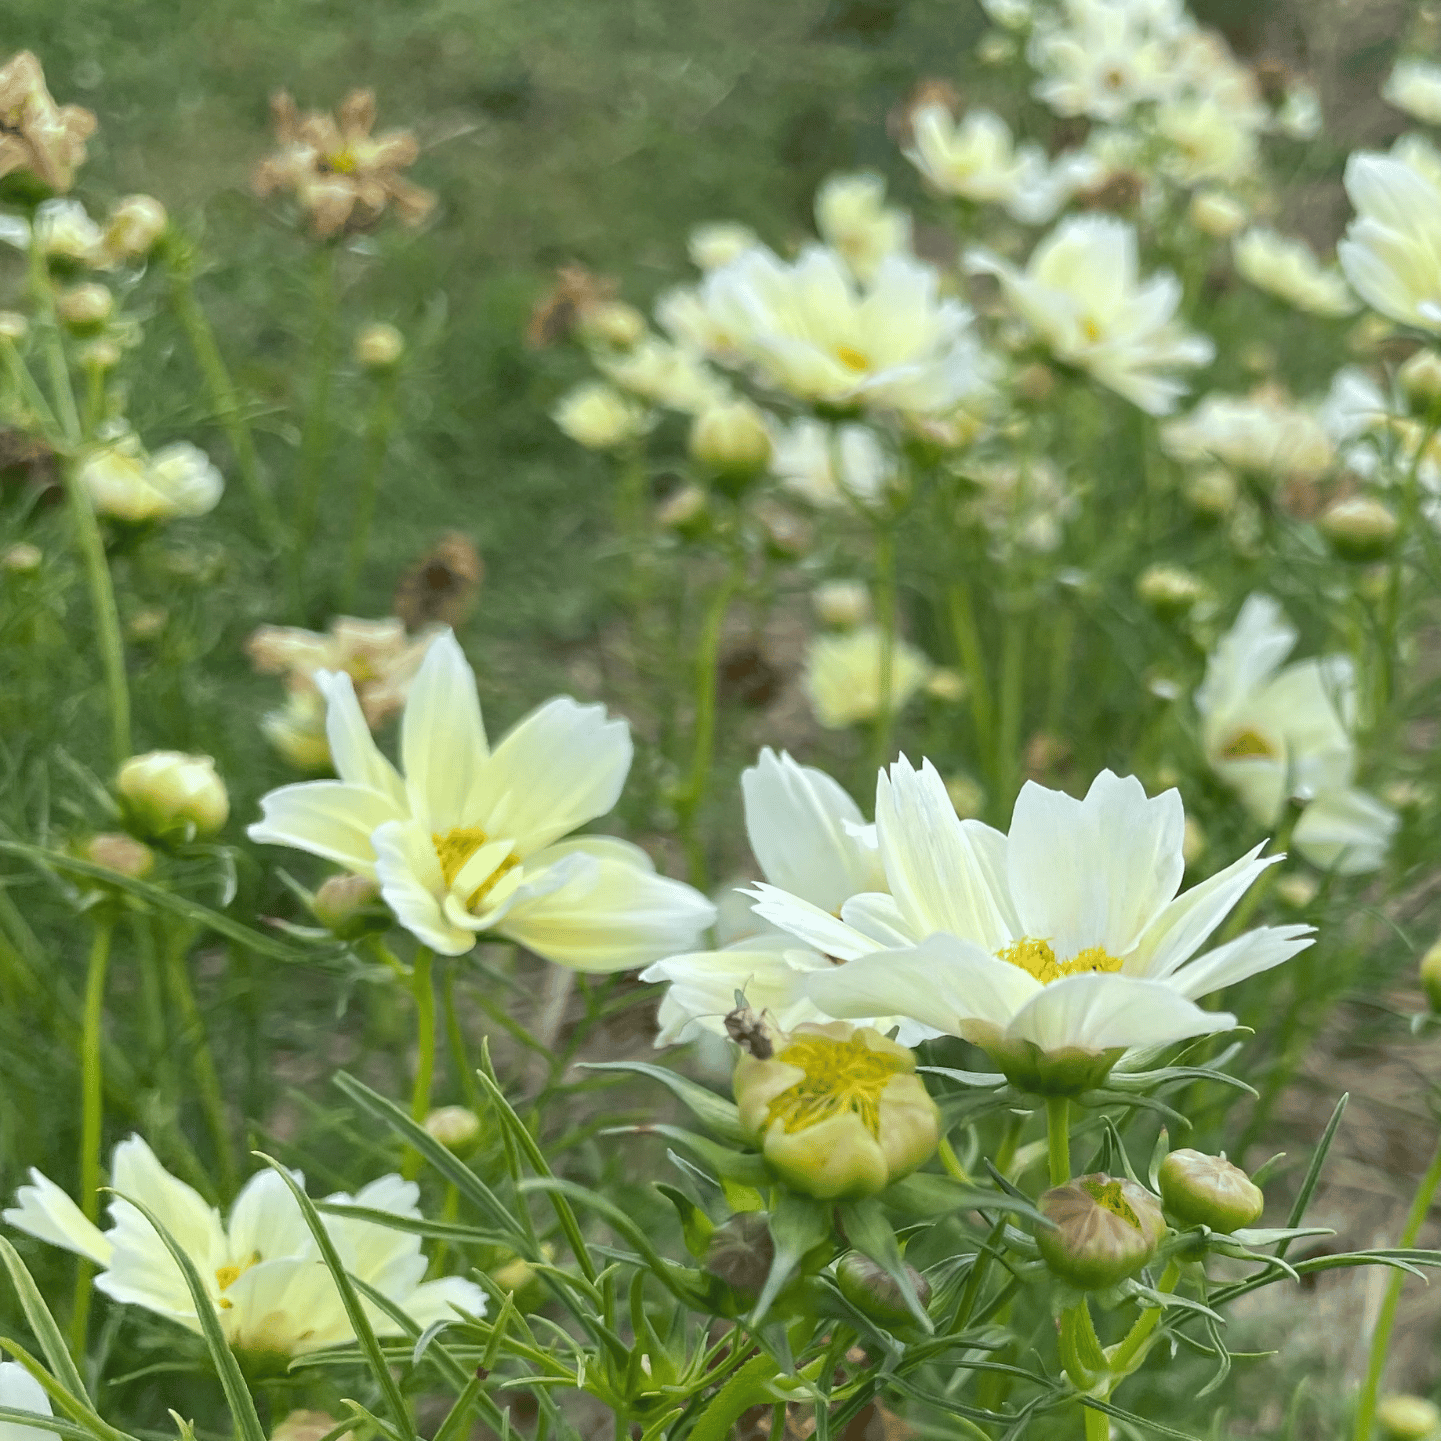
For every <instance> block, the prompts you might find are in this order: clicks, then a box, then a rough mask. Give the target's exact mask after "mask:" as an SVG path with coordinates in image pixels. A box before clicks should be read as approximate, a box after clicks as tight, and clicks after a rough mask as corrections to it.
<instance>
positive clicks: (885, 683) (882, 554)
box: [869, 516, 896, 778]
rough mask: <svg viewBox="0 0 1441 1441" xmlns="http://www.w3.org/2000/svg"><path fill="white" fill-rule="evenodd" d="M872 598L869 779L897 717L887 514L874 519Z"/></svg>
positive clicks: (892, 541)
mask: <svg viewBox="0 0 1441 1441" xmlns="http://www.w3.org/2000/svg"><path fill="white" fill-rule="evenodd" d="M875 599H876V625H877V627H878V628H879V630H880V633H881V649H880V655H879V658H878V661H877V664H878V674H877V676H876V719H875V728H874V729H873V731H872V732H871V757H870V760H871V763H870V767H869V774H870V776H871V777H872V778H874V776H875V775H876V773H877V771H879V770H880V769H881V768H882V767H883V766H884V765H886V764H887V762H889V760H890V758H891V732H892V730H893V728H894V725H895V719H896V707H895V703H894V690H895V666H896V532H895V526H894V523H893V522H892V521H891V519H890V517H889V516H885V517H882V518H881V519H879V520H877V522H876V543H875Z"/></svg>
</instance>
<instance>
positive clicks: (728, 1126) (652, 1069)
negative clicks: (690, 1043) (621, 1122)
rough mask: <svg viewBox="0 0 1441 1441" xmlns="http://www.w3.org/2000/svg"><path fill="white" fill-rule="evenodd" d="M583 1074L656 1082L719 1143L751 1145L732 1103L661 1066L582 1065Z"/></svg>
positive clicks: (639, 1063)
mask: <svg viewBox="0 0 1441 1441" xmlns="http://www.w3.org/2000/svg"><path fill="white" fill-rule="evenodd" d="M580 1068H581V1070H585V1071H633V1072H634V1073H635V1074H636V1075H638V1076H649V1077H650V1079H651V1080H653V1081H659V1082H660V1083H661V1085H663V1086H665V1087H666V1088H667V1089H668V1090H669V1091H670V1092H671V1094H672V1095H674V1096H675V1097H676V1099H677V1100H679V1101H681V1102H683V1103H684V1105H685V1106H686V1107H687V1108H688V1109H689V1111H690V1113H691V1114H692V1115H693V1116H694V1117H695V1118H696V1120H698V1121H699V1122H700V1123H701V1124H702V1125H703V1126H705V1127H706V1129H707V1130H709V1131H712V1132H714V1133H715V1135H717V1136H719V1137H720V1139H721V1140H722V1141H729V1142H731V1143H732V1144H733V1145H737V1146H745V1145H750V1144H751V1143H752V1141H751V1137H749V1136H747V1135H746V1133H745V1131H744V1130H743V1129H742V1127H741V1122H740V1112H739V1111H738V1110H737V1109H736V1106H735V1102H734V1101H727V1100H726V1099H725V1097H724V1096H718V1095H716V1093H715V1092H714V1091H708V1090H707V1089H706V1088H705V1087H704V1086H702V1085H700V1084H699V1083H697V1082H695V1081H692V1080H689V1079H687V1078H686V1077H685V1076H681V1075H677V1074H676V1072H674V1071H668V1070H667V1069H666V1068H665V1067H664V1066H655V1065H652V1064H651V1063H650V1062H649V1061H582V1062H581V1063H580Z"/></svg>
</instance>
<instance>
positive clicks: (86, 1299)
mask: <svg viewBox="0 0 1441 1441" xmlns="http://www.w3.org/2000/svg"><path fill="white" fill-rule="evenodd" d="M113 931H114V921H113V919H112V918H110V917H108V916H102V917H100V918H97V920H96V923H95V934H94V936H93V937H92V939H91V942H90V960H89V963H88V965H87V966H86V970H85V1015H84V1020H83V1021H82V1023H81V1030H80V1209H81V1211H82V1212H83V1213H84V1216H85V1219H86V1220H87V1221H97V1220H99V1218H100V1169H101V1167H100V1146H101V1141H102V1139H103V1138H102V1136H101V1126H102V1122H103V1121H104V1116H105V1110H104V1084H105V1079H104V1077H105V1072H104V1061H103V1059H102V1055H101V1048H100V1046H101V1040H100V1028H101V1025H102V1024H103V1022H104V1019H105V977H106V974H107V973H108V971H109V968H110V938H111V935H112V933H113ZM92 1274H93V1267H92V1266H91V1264H90V1262H89V1261H87V1260H85V1259H84V1258H83V1257H82V1258H81V1260H80V1263H79V1266H78V1268H77V1270H76V1273H75V1308H74V1311H73V1312H72V1313H71V1318H70V1344H71V1349H72V1350H73V1351H74V1352H75V1355H76V1356H77V1357H79V1356H82V1355H83V1354H84V1352H85V1331H86V1325H87V1322H88V1321H89V1318H90V1278H91V1275H92Z"/></svg>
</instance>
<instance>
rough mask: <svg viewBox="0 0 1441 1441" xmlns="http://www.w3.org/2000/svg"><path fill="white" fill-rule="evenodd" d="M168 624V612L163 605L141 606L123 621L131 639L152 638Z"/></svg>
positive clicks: (126, 632)
mask: <svg viewBox="0 0 1441 1441" xmlns="http://www.w3.org/2000/svg"><path fill="white" fill-rule="evenodd" d="M169 624H170V612H169V611H168V610H166V609H165V607H164V606H163V605H146V606H142V607H141V608H140V609H139V610H137V611H136V612H135V614H134V615H132V616H131V617H130V619H129V620H127V621H126V622H125V634H126V635H128V636H129V637H130V639H131V640H141V641H144V640H154V639H155V637H156V636H158V635H159V634H160V633H161V632H162V631H163V630H164V629H165V627H166V626H167V625H169Z"/></svg>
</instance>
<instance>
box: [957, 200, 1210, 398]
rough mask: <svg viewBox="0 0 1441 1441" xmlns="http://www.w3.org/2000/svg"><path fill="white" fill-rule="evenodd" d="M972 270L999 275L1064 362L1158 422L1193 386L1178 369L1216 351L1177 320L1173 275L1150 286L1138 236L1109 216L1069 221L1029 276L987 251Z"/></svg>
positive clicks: (973, 259) (1034, 259) (975, 255)
mask: <svg viewBox="0 0 1441 1441" xmlns="http://www.w3.org/2000/svg"><path fill="white" fill-rule="evenodd" d="M969 264H970V266H971V268H972V269H973V270H979V271H982V272H985V273H988V274H991V275H995V276H997V277H998V278H999V280H1000V282H1001V285H1002V286H1003V287H1004V289H1005V293H1006V298H1007V299H1008V300H1009V301H1010V303H1011V305H1012V306H1013V307H1014V308H1015V310H1016V311H1017V312H1018V313H1019V314H1020V315H1021V317H1022V318H1023V319H1024V320H1025V321H1026V323H1027V324H1028V325H1029V326H1030V327H1031V329H1032V330H1033V331H1035V333H1036V334H1037V335H1038V336H1039V337H1040V338H1041V339H1042V340H1043V341H1044V342H1045V344H1046V345H1047V346H1048V347H1049V348H1050V350H1051V352H1052V354H1054V355H1055V357H1056V358H1057V359H1058V360H1062V361H1065V362H1067V363H1068V364H1071V365H1074V366H1077V367H1078V368H1080V369H1082V370H1084V371H1087V372H1088V373H1089V374H1090V375H1092V376H1093V377H1094V378H1095V379H1096V380H1098V381H1100V382H1101V384H1103V385H1106V386H1109V387H1110V388H1111V389H1112V390H1114V391H1116V392H1117V393H1118V394H1120V395H1123V396H1124V397H1125V398H1126V399H1127V400H1129V401H1131V402H1132V403H1133V404H1135V405H1138V406H1140V407H1141V409H1142V410H1145V411H1148V412H1149V413H1150V414H1152V415H1165V414H1167V413H1168V412H1169V411H1170V410H1172V409H1173V408H1174V406H1175V404H1176V401H1177V399H1178V398H1179V397H1180V395H1181V394H1182V393H1183V391H1184V389H1185V387H1184V386H1183V385H1182V384H1181V382H1179V381H1178V380H1176V379H1175V378H1174V376H1173V375H1172V374H1170V372H1173V371H1174V370H1176V369H1178V368H1180V367H1182V366H1195V365H1205V364H1207V363H1208V362H1209V361H1210V360H1211V357H1212V356H1213V355H1214V354H1215V346H1214V345H1212V343H1211V341H1210V340H1209V339H1207V338H1206V337H1205V336H1203V335H1198V334H1195V333H1194V332H1191V331H1187V330H1185V329H1184V328H1183V327H1182V326H1181V325H1180V323H1179V322H1178V321H1177V319H1176V311H1177V308H1178V307H1179V305H1180V302H1181V285H1180V282H1179V281H1178V280H1177V279H1176V277H1175V276H1174V275H1172V274H1170V273H1169V272H1160V273H1158V274H1155V275H1152V276H1151V277H1150V278H1149V279H1148V280H1145V281H1142V280H1141V279H1140V276H1139V271H1138V265H1137V260H1136V232H1135V230H1134V228H1133V227H1131V226H1130V225H1127V224H1125V223H1124V222H1122V221H1119V220H1115V219H1112V218H1111V217H1110V216H1103V215H1085V216H1075V217H1072V218H1070V219H1067V220H1063V221H1062V222H1061V223H1060V225H1059V226H1057V227H1056V229H1055V230H1053V231H1052V232H1051V233H1050V234H1049V235H1048V236H1047V237H1046V238H1045V239H1044V240H1042V241H1041V243H1040V244H1039V245H1038V246H1037V247H1036V249H1035V250H1034V251H1033V252H1032V254H1031V259H1030V262H1029V264H1028V265H1027V267H1026V269H1025V270H1024V271H1019V270H1017V269H1016V268H1015V266H1013V265H1011V264H1009V263H1008V262H1007V261H1004V260H1001V259H999V258H998V257H997V256H994V255H991V254H989V253H988V252H985V251H973V252H972V253H971V255H970V256H969Z"/></svg>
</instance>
